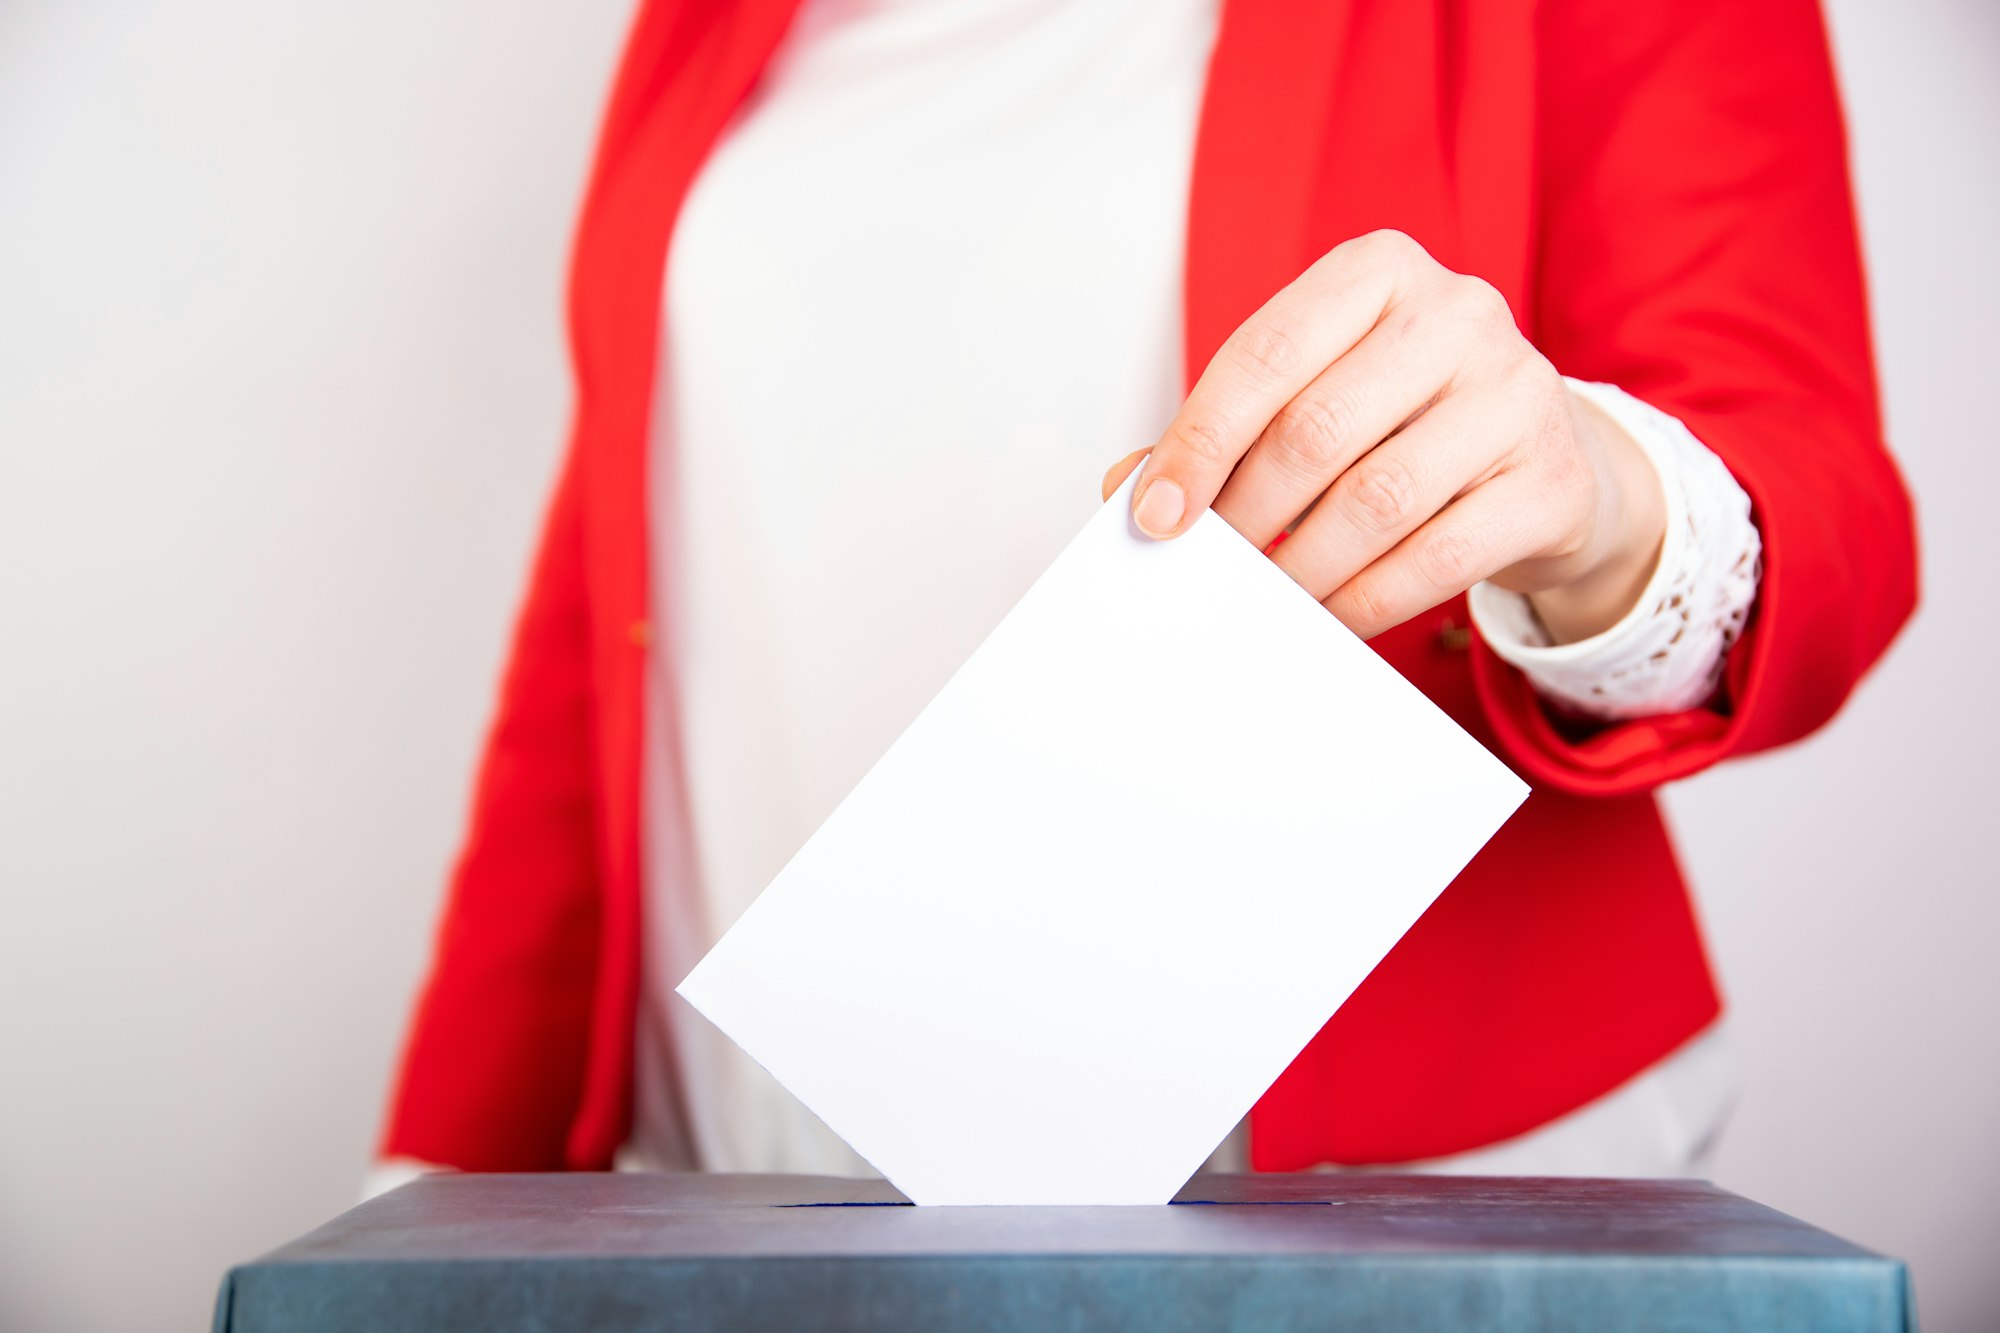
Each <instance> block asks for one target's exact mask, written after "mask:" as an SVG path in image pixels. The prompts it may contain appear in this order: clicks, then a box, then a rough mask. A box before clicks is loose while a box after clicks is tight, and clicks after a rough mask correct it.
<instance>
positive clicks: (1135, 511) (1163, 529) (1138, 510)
mask: <svg viewBox="0 0 2000 1333" xmlns="http://www.w3.org/2000/svg"><path fill="white" fill-rule="evenodd" d="M1186 512H1187V492H1186V491H1183V490H1182V489H1181V488H1180V486H1179V485H1178V484H1177V483H1175V482H1172V481H1169V480H1167V479H1166V478H1165V477H1161V478H1160V479H1158V480H1157V481H1149V482H1147V483H1146V486H1145V489H1144V490H1142V491H1140V492H1139V502H1138V503H1137V504H1135V505H1133V506H1132V521H1133V522H1134V523H1137V524H1138V525H1139V531H1141V532H1143V533H1145V534H1146V535H1147V536H1148V537H1171V536H1172V535H1173V532H1174V529H1175V528H1177V527H1179V526H1180V522H1181V515H1182V514H1184V513H1186Z"/></svg>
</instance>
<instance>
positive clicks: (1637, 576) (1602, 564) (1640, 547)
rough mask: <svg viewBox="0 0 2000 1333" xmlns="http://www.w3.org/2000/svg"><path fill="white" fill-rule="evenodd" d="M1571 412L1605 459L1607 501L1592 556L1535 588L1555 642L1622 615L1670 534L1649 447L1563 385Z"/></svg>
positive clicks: (1596, 630)
mask: <svg viewBox="0 0 2000 1333" xmlns="http://www.w3.org/2000/svg"><path fill="white" fill-rule="evenodd" d="M1565 393H1566V394H1567V396H1568V399H1569V404H1570V415H1571V418H1572V420H1573V421H1574V422H1575V428H1576V430H1577V432H1578V434H1579V435H1580V436H1582V437H1583V439H1584V443H1585V444H1586V447H1587V448H1588V449H1589V450H1590V452H1591V453H1592V454H1594V455H1595V456H1596V457H1597V458H1598V459H1599V460H1601V461H1600V466H1601V469H1602V474H1603V476H1602V482H1601V490H1602V502H1601V503H1600V505H1599V513H1598V520H1597V529H1598V530H1597V533H1596V534H1595V537H1594V540H1593V541H1592V542H1591V543H1590V544H1589V545H1588V546H1587V547H1586V549H1587V550H1590V551H1591V552H1592V556H1591V558H1590V559H1589V561H1588V562H1587V563H1586V565H1585V566H1584V568H1583V571H1582V572H1581V573H1579V574H1578V575H1577V576H1576V577H1575V578H1573V579H1571V580H1569V581H1568V582H1566V583H1563V584H1560V585H1557V586H1555V587H1551V588H1546V589H1542V590H1539V591H1536V592H1533V593H1530V594H1529V602H1530V604H1531V605H1532V606H1533V607H1534V609H1535V614H1536V616H1537V617H1538V618H1539V619H1540V620H1541V622H1542V626H1543V628H1545V629H1546V630H1547V631H1548V633H1549V638H1550V640H1551V642H1553V643H1558V644H1562V643H1574V642H1576V641H1578V640H1579V639H1587V638H1590V637H1592V636H1593V635H1597V634H1602V633H1603V632H1604V631H1605V630H1608V629H1610V628H1611V627H1612V626H1613V625H1615V624H1617V623H1618V622H1619V621H1620V620H1621V619H1623V618H1624V616H1625V615H1626V613H1627V612H1629V611H1630V610H1631V609H1632V607H1633V606H1634V605H1635V604H1637V602H1638V600H1639V595H1640V594H1641V593H1643V592H1644V591H1645V590H1646V584H1647V583H1648V581H1650V580H1651V578H1652V575H1653V570H1654V568H1655V567H1656V566H1657V565H1658V563H1659V558H1660V547H1661V545H1662V543H1663V542H1664V541H1665V539H1666V531H1667V500H1666V491H1665V488H1664V487H1663V486H1662V485H1661V482H1660V474H1659V470H1658V469H1657V468H1656V467H1655V466H1654V465H1653V461H1652V459H1651V458H1649V457H1648V456H1647V454H1646V451H1645V450H1644V449H1643V448H1642V447H1641V446H1640V445H1639V442H1638V441H1637V440H1634V439H1633V438H1632V437H1631V435H1629V434H1628V433H1627V432H1626V431H1625V429H1624V428H1623V427H1621V426H1620V425H1619V424H1618V423H1617V422H1616V421H1614V420H1612V418H1611V417H1610V416H1608V415H1607V414H1606V413H1605V412H1604V411H1603V410H1602V409H1601V408H1599V407H1598V406H1597V405H1596V404H1595V403H1593V402H1591V401H1590V400H1589V399H1587V398H1584V397H1583V396H1582V395H1580V394H1577V393H1575V392H1574V391H1570V390H1565Z"/></svg>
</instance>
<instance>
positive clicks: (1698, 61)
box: [1474, 0, 1916, 795]
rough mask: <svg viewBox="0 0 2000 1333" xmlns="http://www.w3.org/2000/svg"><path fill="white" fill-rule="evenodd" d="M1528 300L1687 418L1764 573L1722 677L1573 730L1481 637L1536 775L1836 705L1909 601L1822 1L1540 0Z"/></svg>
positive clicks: (1482, 675)
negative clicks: (1687, 700) (1691, 694)
mask: <svg viewBox="0 0 2000 1333" xmlns="http://www.w3.org/2000/svg"><path fill="white" fill-rule="evenodd" d="M1537 40H1538V45H1539V50H1538V83H1539V90H1538V91H1539V99H1540V103H1539V110H1538V124H1537V137H1538V149H1539V163H1538V170H1539V204H1540V208H1541V220H1540V228H1539V233H1540V247H1539V254H1538V256H1537V276H1536V279H1535V283H1534V292H1533V301H1534V308H1533V309H1532V310H1531V311H1530V312H1528V314H1529V323H1530V326H1531V328H1532V329H1533V331H1534V335H1535V338H1536V340H1537V342H1538V343H1539V345H1540V346H1541V348H1542V349H1543V351H1544V352H1545V353H1546V354H1547V355H1548V357H1549V358H1550V360H1552V361H1553V362H1554V363H1555V364H1556V366H1557V368H1558V369H1560V370H1562V371H1563V372H1564V373H1565V374H1570V375H1575V376H1578V377H1580V378H1584V379H1591V380H1602V381H1605V382H1608V383H1611V384H1615V385H1617V386H1618V387H1620V388H1622V389H1624V390H1626V391H1627V392H1628V393H1631V394H1633V395H1635V396H1637V397H1639V398H1641V399H1644V400H1646V401H1647V402H1650V403H1652V404H1653V405H1654V406H1656V407H1659V408H1660V409H1662V410H1664V411H1666V412H1670V413H1672V414H1673V415H1675V416H1677V417H1679V418H1680V419H1681V420H1683V421H1685V422H1686V423H1687V425H1688V427H1689V428H1690V429H1691V430H1692V431H1693V432H1694V433H1695V435H1696V437H1698V438H1699V439H1700V440H1701V441H1702V442H1703V443H1704V444H1706V445H1707V446H1708V447H1709V448H1710V449H1712V450H1714V451H1715V452H1716V453H1717V454H1718V455H1720V456H1721V458H1722V459H1723V461H1724V462H1725V463H1727V464H1728V466H1729V468H1730V470H1731V471H1732V472H1733V473H1734V474H1735V475H1736V478H1737V480H1738V481H1739V482H1740V483H1741V484H1742V486H1743V488H1744V489H1745V490H1746V491H1748V492H1749V494H1750V497H1751V499H1752V501H1753V503H1754V506H1755V517H1756V521H1757V525H1758V528H1759V530H1760V532H1761V534H1762V536H1763V541H1764V562H1765V563H1764V574H1763V581H1762V584H1761V586H1760V589H1759V594H1758V601H1757V606H1756V608H1755V610H1754V613H1753V616H1752V620H1751V623H1750V626H1749V628H1748V629H1747V631H1746V633H1745V634H1744V636H1743V638H1742V639H1741V640H1740V641H1739V642H1738V643H1737V645H1736V646H1735V648H1734V649H1733V650H1732V652H1731V654H1730V659H1729V663H1728V669H1727V675H1726V681H1725V689H1724V691H1723V694H1722V698H1721V701H1720V702H1718V703H1717V704H1716V705H1714V706H1712V707H1708V708H1702V709H1695V710H1691V711H1688V712H1684V713H1677V714H1672V715H1668V716H1663V717H1656V718H1648V719H1644V720H1641V721H1636V722H1631V723H1625V724H1621V725H1616V726H1610V727H1606V728H1603V729H1600V730H1597V731H1595V732H1592V733H1589V734H1585V735H1581V736H1579V735H1578V734H1577V733H1576V732H1575V731H1573V730H1566V729H1564V728H1561V727H1558V726H1557V725H1556V724H1555V723H1554V722H1552V720H1551V718H1550V717H1549V715H1548V714H1547V713H1546V712H1545V711H1544V709H1543V708H1542V706H1541V705H1540V703H1539V701H1538V700H1537V699H1536V697H1535V695H1534V692H1533V690H1532V689H1531V688H1530V687H1529V686H1528V684H1527V683H1526V681H1525V680H1524V679H1523V678H1522V677H1521V676H1520V674H1519V673H1518V672H1515V671H1514V670H1512V669H1511V668H1509V667H1507V666H1506V665H1504V664H1503V663H1501V662H1500V661H1499V659H1498V658H1496V657H1494V656H1493V655H1492V654H1491V653H1490V652H1489V651H1486V650H1485V649H1484V647H1483V646H1481V647H1480V648H1479V650H1478V651H1477V654H1476V656H1475V659H1474V671H1475V674H1476V678H1477V681H1478V687H1479V690H1480V693H1481V695H1482V697H1483V700H1484V703H1485V705H1486V709H1487V713H1488V715H1489V717H1490V718H1491V719H1492V721H1493V723H1494V726H1495V730H1496V731H1497V732H1498V734H1499V737H1500V739H1501V743H1502V745H1503V746H1504V747H1505V749H1506V750H1507V752H1508V754H1509V757H1510V758H1511V759H1512V760H1513V761H1514V762H1515V764H1516V766H1517V767H1518V768H1520V769H1521V771H1522V772H1523V774H1524V775H1525V776H1528V777H1530V778H1531V779H1532V780H1533V781H1535V782H1537V783H1541V784H1546V785H1550V786H1554V787H1557V788H1561V789H1564V790H1568V791H1572V792H1576V793H1579V794H1585V795H1622V794H1627V793H1632V792H1637V791H1643V790H1645V789H1648V788H1650V787H1653V786H1655V785H1657V784H1659V783H1662V782H1666V781H1669V780H1671V779H1674V778H1678V777H1683V776H1685V775H1687V774H1689V773H1692V772H1694V771H1696V770H1698V769H1700V768H1702V767H1704V766H1706V765H1708V764H1711V763H1714V762H1716V761H1717V760H1719V759H1722V758H1724V757H1726V756H1728V755H1732V754H1739V753H1746V752H1749V751H1754V750H1759V749H1764V748H1767V747H1770V746H1774V745H1782V744H1784V743H1786V742H1788V741H1792V740H1796V739H1797V738H1799V737H1801V736H1803V735H1805V734H1806V733H1807V732H1809V731H1811V730H1812V729H1813V728H1815V727H1817V726H1818V725H1819V724H1820V723H1822V722H1824V721H1825V720H1826V719H1827V718H1828V717H1830V716H1831V715H1832V714H1833V712H1834V711H1835V710H1836V709H1837V708H1838V707H1839V706H1840V704H1841V702H1842V701H1843V700H1844V699H1845V698H1846V696H1847V694H1848V693H1849V691H1851V690H1852V689H1853V687H1854V685H1855V683H1856V682H1857V681H1858V680H1859V678H1860V677H1861V675H1862V673H1863V672H1864V671H1866V670H1867V668H1868V667H1869V665H1870V664H1871V663H1872V662H1874V660H1875V659H1876V658H1877V657H1878V656H1879V655H1880V654H1881V653H1882V651H1883V649H1884V648H1885V647H1886V646H1887V644H1888V643H1889V640H1890V639H1891V638H1892V637H1893V636H1894V635H1895V633H1896V630H1897V629H1898V627H1899V626H1900V625H1901V624H1902V623H1903V621H1904V620H1905V619H1906V618H1907V617H1908V616H1909V613H1910V611H1911V609H1912V607H1913V606H1914V604H1915V600H1916V552H1915V542H1914V534H1913V528H1912V521H1911V514H1910V506H1909V499H1908V496H1907V495H1906V493H1905V491H1904V489H1903V485H1902V482H1901V480H1900V478H1899V477H1898V475H1897V471H1896V467H1895V464H1894V463H1893V462H1892V460H1891V459H1890V457H1889V454H1888V452H1887V450H1886V448H1885V447H1884V445H1883V441H1882V438H1881V414H1880V405H1879V403H1878V401H1877V397H1876V387H1875V375H1874V367H1873V364H1872V358H1871V354H1870V349H1869V336H1868V317H1867V302H1866V296H1865V293H1864V290H1863V286H1862V278H1861V264H1860V256H1859V247H1858V243H1857V239H1856V230H1855V224H1854V209H1853V201H1852V197H1851V192H1850V188H1849V183H1848V174H1847V158H1846V142H1845V133H1844V129H1843V126H1842V122H1841V116H1840V106H1839V101H1838V97H1837V94H1836V93H1835V89H1834V83H1833V73H1832V68H1831V61H1830V58H1829V54H1828V50H1827V42H1826V34H1825V30H1824V27H1823V25H1822V23H1821V19H1820V14H1819V10H1818V7H1817V5H1816V4H1815V3H1813V0H1629V2H1628V3H1624V4H1616V5H1607V4H1600V3H1595V2H1594V0H1562V2H1560V3H1557V2H1555V0H1551V2H1550V3H1546V4H1544V5H1543V6H1542V9H1541V17H1540V19H1539V28H1538V32H1537Z"/></svg>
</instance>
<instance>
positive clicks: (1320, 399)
mask: <svg viewBox="0 0 2000 1333" xmlns="http://www.w3.org/2000/svg"><path fill="white" fill-rule="evenodd" d="M1357 419H1358V413H1357V411H1356V408H1355V405H1354V402H1353V398H1352V396H1351V395H1349V394H1347V393H1345V392H1341V391H1333V392H1328V393H1323V394H1301V395H1300V396H1299V397H1297V398H1294V399H1293V400H1292V401H1291V402H1289V403H1287V404H1285V406H1284V409H1283V410H1282V411H1280V412H1279V413H1278V416H1277V419H1276V420H1275V421H1273V422H1272V423H1271V432H1270V442H1271V446H1272V448H1273V450H1274V451H1275V452H1276V454H1277V455H1278V458H1279V460H1280V461H1281V462H1283V463H1284V464H1285V465H1286V466H1288V467H1290V468H1291V469H1293V470H1295V471H1298V472H1302V473H1306V474H1309V475H1312V476H1315V477H1321V476H1325V475H1326V474H1328V473H1330V472H1333V471H1335V470H1336V469H1338V467H1339V466H1340V460H1341V458H1342V457H1343V455H1344V454H1345V452H1346V449H1347V444H1348V441H1349V440H1351V439H1353V438H1354V434H1355V429H1356V428H1355V422H1356V420H1357Z"/></svg>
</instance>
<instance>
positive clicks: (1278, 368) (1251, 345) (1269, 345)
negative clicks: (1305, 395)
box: [1236, 319, 1299, 379]
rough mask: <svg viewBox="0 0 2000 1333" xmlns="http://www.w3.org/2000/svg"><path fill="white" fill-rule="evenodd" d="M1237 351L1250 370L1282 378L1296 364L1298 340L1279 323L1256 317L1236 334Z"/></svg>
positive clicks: (1289, 372) (1293, 368) (1295, 366)
mask: <svg viewBox="0 0 2000 1333" xmlns="http://www.w3.org/2000/svg"><path fill="white" fill-rule="evenodd" d="M1236 355H1237V359H1238V360H1240V361H1241V362H1242V363H1243V364H1244V365H1245V366H1246V367H1248V368H1249V369H1250V370H1252V371H1254V372H1256V373H1258V374H1260V375H1262V376H1264V377H1266V378H1268V379H1283V378H1284V377H1285V376H1287V375H1289V374H1291V373H1292V372H1293V371H1294V370H1295V369H1296V368H1297V367H1298V364H1299V343H1298V339H1296V338H1294V337H1293V336H1292V335H1291V334H1290V333H1288V332H1287V331H1286V330H1285V329H1283V328H1282V327H1280V326H1279V325H1277V324H1275V323H1273V322H1271V321H1270V320H1268V319H1256V320H1252V321H1251V322H1250V323H1248V324H1245V325H1244V326H1243V328H1242V330H1241V331H1240V332H1239V333H1238V334H1237V338H1236Z"/></svg>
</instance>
